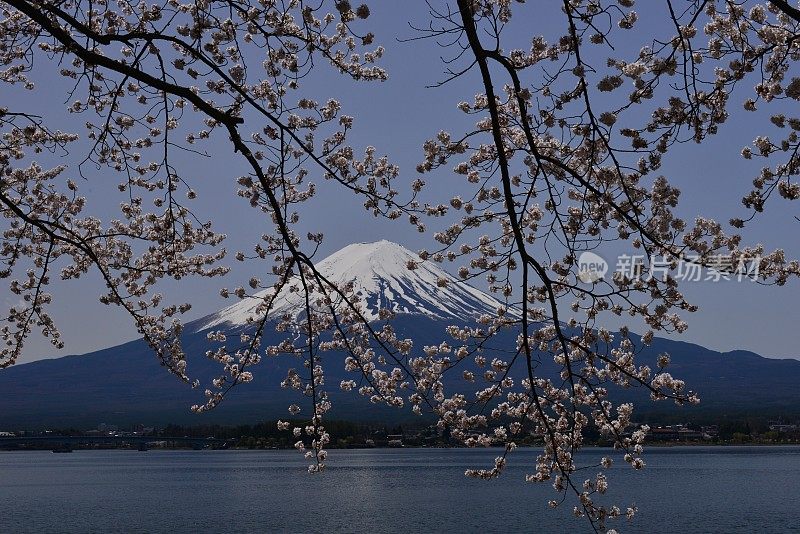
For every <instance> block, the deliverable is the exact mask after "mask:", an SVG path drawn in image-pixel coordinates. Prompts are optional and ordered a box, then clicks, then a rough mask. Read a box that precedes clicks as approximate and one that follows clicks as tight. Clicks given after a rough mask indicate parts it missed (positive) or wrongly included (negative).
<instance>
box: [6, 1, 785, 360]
mask: <svg viewBox="0 0 800 534" xmlns="http://www.w3.org/2000/svg"><path fill="white" fill-rule="evenodd" d="M532 4H534V3H528V4H526V5H523V6H519V7H517V8H515V15H516V18H515V20H514V23H513V24H512V26H511V27H510V28H509V32H510V33H509V37H510V38H511V40H512V41H513V42H515V44H520V45H523V46H524V43H526V42H529V41H528V39H529V37H530V35H532V34H535V33H547V31H549V30H550V29H551V28H553V25H552V22H553V20H555V19H553V18H552V17H554V16H555V15H554V14H553V13H550V14H543V13H542V11H543V10H542V9H537V8H536V7H535V6H533V5H532ZM370 7H371V10H372V16H371V17H370V21H369V26H370V28H371V30H372V31H373V32H374V33H375V34H376V42H380V43H382V44H384V45H385V47H386V50H387V51H386V55H385V58H384V61H383V62H382V65H383V66H385V67H386V68H387V69H388V71H389V80H388V81H386V82H383V83H362V84H354V83H353V82H351V81H350V80H348V79H345V78H342V77H339V76H337V75H333V74H331V73H330V72H329V69H324V73H319V74H317V75H315V77H314V78H312V79H311V80H309V81H307V82H306V83H307V88H308V90H309V91H310V92H311V93H312V96H314V97H316V98H319V99H325V98H326V97H335V98H337V99H339V100H341V101H342V103H343V112H345V113H347V114H351V115H354V116H355V117H356V121H357V122H356V127H355V131H354V133H353V134H352V136H351V139H350V140H351V142H352V143H353V144H354V145H355V146H359V147H363V146H366V145H374V146H376V147H377V149H378V153H386V154H388V155H389V156H390V158H391V159H392V161H393V162H394V163H396V164H398V165H400V167H401V177H400V179H399V181H400V185H399V188H400V189H401V191H402V190H405V191H407V190H408V186H409V184H410V183H411V182H412V181H413V180H414V179H416V178H417V175H416V171H415V167H416V164H417V163H418V162H419V161H420V160H421V159H422V149H421V147H422V144H423V142H424V141H425V139H427V138H430V137H432V136H434V135H435V134H436V132H438V131H439V130H440V129H448V130H450V131H453V132H459V131H461V129H462V128H463V125H466V123H465V122H464V120H465V119H464V116H463V114H462V113H461V112H459V111H458V110H457V109H456V104H457V103H458V102H459V101H461V100H471V99H472V98H473V97H474V95H475V94H476V93H477V92H479V91H480V84H479V80H478V79H477V77H476V76H475V75H474V74H471V75H467V76H464V77H462V78H460V79H458V80H456V81H454V82H452V83H450V84H448V85H446V86H444V87H440V88H435V89H434V88H427V87H426V86H429V85H432V84H435V83H436V82H437V81H439V80H441V79H442V78H443V64H442V61H441V59H440V56H441V55H443V54H444V55H448V54H449V53H450V52H449V51H443V50H441V49H440V48H438V47H437V46H436V44H435V42H434V41H431V40H418V41H410V42H400V41H399V39H405V38H409V37H415V36H417V34H416V32H415V31H414V30H413V29H411V28H410V27H409V25H408V24H409V23H410V22H413V23H415V24H416V25H422V26H424V25H426V24H427V13H426V11H425V10H424V7H425V6H424V2H372V3H371V5H370ZM639 11H640V13H639V14H640V17H641V22H642V24H641V27H640V28H639V31H638V32H637V33H632V34H630V35H623V36H621V37H623V38H624V39H625V42H629V41H630V42H633V41H635V40H636V38H637V36H638V37H641V36H642V35H645V34H648V33H652V32H654V31H658V29H660V28H666V26H665V25H664V24H663V20H662V19H660V18H658V16H653V17H651V18H649V17H650V15H649V13H648V9H645V7H644V6H641V7H640V10H639ZM540 28H544V29H545V30H544V31H543V30H542V29H540ZM622 50H627V51H629V53H632V52H635V51H637V50H638V46H637V47H635V48H633V49H625V48H624V47H623V48H622V49H621V50H620V53H622ZM38 67H39V68H38V69H37V75H36V76H37V81H38V82H39V88H38V89H37V91H36V92H35V93H32V94H27V95H22V94H20V93H17V92H14V93H11V92H9V93H8V94H4V95H3V99H4V100H6V99H8V98H10V99H12V101H13V102H14V103H15V105H16V106H17V107H25V106H30V107H36V108H38V109H41V110H42V111H41V112H42V114H45V115H47V116H51V117H53V122H54V123H56V125H57V126H59V127H61V128H63V129H71V130H74V131H78V132H79V133H81V134H82V133H83V131H82V126H81V121H79V122H78V124H77V126H75V125H71V120H72V119H71V118H70V117H69V116H68V115H67V113H66V112H65V108H66V104H64V99H65V98H66V95H65V93H64V89H65V85H63V83H62V82H61V81H60V80H56V81H54V80H53V78H52V77H51V76H50V74H49V73H48V72H47V69H44V68H42V67H43V64H42V63H39V64H38ZM3 91H6V89H5V88H4V89H3ZM743 98H744V97H743V96H741V95H740V96H739V98H735V99H734V100H735V102H737V104H734V108H738V107H740V106H739V105H738V102H740V101H741V100H742V99H743ZM755 119H757V120H758V121H760V122H757V123H756V122H753V121H754V120H755ZM459 125H462V127H459ZM766 129H768V116H767V115H764V114H759V115H757V116H756V115H754V114H747V115H745V114H744V113H743V112H741V113H735V114H734V116H733V117H732V119H731V120H730V121H729V122H728V123H727V124H726V125H724V127H723V128H722V129H721V132H720V134H719V135H717V136H716V137H714V138H712V139H711V140H710V141H709V142H707V143H705V144H703V145H701V146H698V145H694V144H691V145H685V146H682V147H680V148H679V149H676V150H674V151H673V152H671V155H670V157H669V158H668V160H667V161H665V165H664V167H663V174H665V175H666V176H668V177H669V178H670V180H671V182H672V183H674V184H676V185H678V186H679V187H680V188H681V189H682V196H681V206H680V208H679V212H680V213H681V214H683V215H684V216H685V217H686V218H687V219H689V220H691V219H693V218H694V217H695V216H697V215H701V214H702V215H704V216H707V217H712V218H717V219H718V220H721V221H727V220H728V219H730V218H731V217H737V216H742V215H743V214H744V210H743V207H742V205H741V202H740V199H741V197H742V196H743V195H744V194H745V193H746V192H747V191H748V190H749V188H748V186H749V185H750V181H751V180H752V177H753V176H754V175H755V174H756V172H757V170H758V167H759V165H760V162H746V161H744V160H743V159H741V158H740V157H739V155H738V154H739V151H740V149H741V148H742V146H744V145H745V144H748V143H749V142H751V141H752V139H753V137H754V136H755V135H756V134H757V133H759V131H760V130H766ZM79 146H80V145H78V147H79ZM79 150H80V148H73V152H74V153H78V152H77V151H79ZM215 150H216V152H214V153H213V155H212V157H211V158H198V157H187V158H185V159H184V160H183V161H182V169H181V170H182V172H183V174H184V175H185V176H188V177H192V180H194V181H195V182H194V185H195V187H196V189H197V191H198V193H199V200H198V201H197V203H196V204H195V205H196V206H197V208H198V211H200V212H205V213H208V214H210V215H209V216H210V217H212V218H213V219H214V221H215V223H216V225H217V228H218V230H220V231H223V232H225V233H227V234H228V235H229V239H228V241H227V244H226V246H227V248H228V249H229V250H230V251H234V250H240V249H244V250H250V249H251V247H252V240H251V239H250V238H251V237H252V236H253V235H255V236H258V235H260V233H262V232H263V231H264V230H266V229H268V227H267V226H265V225H266V223H265V220H264V219H263V218H262V217H259V216H258V214H257V213H256V212H255V210H251V209H249V208H247V207H246V204H244V203H243V201H242V200H241V199H239V198H237V197H236V195H235V191H236V184H235V178H236V177H237V176H238V174H236V169H240V168H242V167H241V164H240V162H239V160H238V158H237V157H236V156H235V155H234V154H233V153H232V151H231V150H229V149H228V147H227V146H225V145H223V144H221V143H217V144H216V145H215ZM75 161H76V159H75V157H74V156H73V157H71V158H70V160H69V162H70V163H74V162H75ZM73 170H74V168H73ZM68 174H72V172H71V171H68ZM117 181H118V179H117V178H116V177H113V176H107V175H100V174H98V175H96V176H93V177H92V179H91V181H89V182H84V183H82V184H79V185H80V187H81V188H82V191H83V192H84V194H86V195H87V196H89V197H90V205H91V204H94V205H96V206H99V207H98V208H97V209H98V210H99V211H100V212H107V213H109V214H110V213H113V210H111V209H109V208H110V207H113V206H116V204H117V203H118V202H120V201H121V200H122V199H121V197H119V196H118V194H114V189H115V186H116V183H117ZM314 181H315V183H317V185H318V186H320V193H319V194H318V195H317V198H316V199H314V200H313V201H312V202H311V203H310V204H309V207H308V209H306V210H305V211H304V212H303V223H302V226H301V228H302V230H303V232H305V231H306V230H313V231H320V230H321V231H323V232H324V233H325V242H324V245H323V248H322V250H321V253H322V254H321V256H320V259H321V258H322V257H324V256H325V255H327V254H329V253H331V252H334V251H335V250H338V249H339V248H341V247H343V246H345V245H347V244H349V243H352V242H365V241H375V240H379V239H389V240H392V241H396V242H398V243H400V244H402V245H404V246H406V247H408V248H410V249H412V250H416V249H420V248H424V247H431V246H433V240H432V237H431V236H430V234H418V233H416V232H415V231H414V230H413V228H412V227H410V226H409V225H408V224H406V223H404V222H400V223H398V222H389V221H385V220H382V219H373V218H371V217H370V216H369V215H368V214H367V213H365V212H364V210H363V208H362V206H361V202H362V201H361V200H360V199H358V198H355V197H353V196H352V195H351V194H349V193H346V192H342V191H341V190H339V189H337V188H333V187H331V186H330V184H325V183H322V180H319V179H317V180H314ZM426 181H427V182H428V187H427V189H426V198H428V199H431V200H435V201H436V202H439V201H445V200H446V199H448V198H449V197H450V196H451V195H452V194H453V193H454V192H457V191H459V188H461V187H463V186H462V181H463V178H462V177H456V176H454V175H452V174H450V173H448V172H446V171H442V172H438V173H436V174H433V175H429V176H427V177H426ZM770 207H771V210H769V211H768V212H767V213H765V214H764V215H762V216H760V217H759V219H758V220H757V221H756V223H755V224H754V225H752V227H751V228H748V229H747V230H746V234H745V235H746V236H747V238H748V239H747V241H750V242H763V243H764V244H765V245H766V246H767V249H770V248H774V247H784V248H785V249H786V250H787V253H788V255H790V256H791V255H798V252H800V250H798V246H797V238H796V236H797V233H798V230H800V223H798V222H797V221H795V220H794V219H793V216H794V215H796V214H798V213H799V212H800V210H798V209H797V208H796V206H794V205H791V204H789V203H787V202H780V201H779V202H776V203H774V204H772V205H771V206H770ZM243 229H246V230H243ZM613 261H614V260H613V259H612V263H613ZM612 268H613V267H612ZM253 274H257V273H252V272H250V271H248V270H243V269H241V268H236V269H235V270H234V271H233V272H232V274H231V275H230V277H229V278H230V280H226V281H225V282H220V281H218V280H207V279H197V280H184V281H182V282H181V283H180V284H176V285H174V286H172V287H169V288H168V291H167V290H166V289H167V288H164V289H165V291H164V292H165V293H167V295H168V296H169V297H171V298H172V299H173V300H181V299H182V298H187V299H190V300H191V301H192V302H193V304H194V308H193V310H192V312H191V313H190V315H189V318H197V317H200V316H203V315H206V314H208V313H211V312H213V311H215V310H217V309H219V308H221V307H223V306H225V305H226V304H230V301H225V300H223V299H221V298H220V297H219V296H218V289H219V286H220V285H227V286H229V287H232V286H235V285H238V284H239V283H242V281H244V280H247V279H248V278H249V277H250V276H251V275H253ZM97 283H98V278H97V277H96V276H94V275H91V276H88V277H87V278H86V279H85V280H82V281H78V282H70V283H66V284H59V283H58V282H57V281H54V283H53V286H52V287H51V290H52V292H53V294H54V304H53V307H52V309H51V311H52V314H53V316H54V318H55V319H56V321H57V323H58V324H59V325H60V327H61V330H62V332H63V335H64V341H65V342H66V348H65V349H64V350H63V351H55V350H54V349H53V348H52V347H51V346H50V345H49V344H48V343H47V342H46V341H45V340H43V339H41V338H40V337H39V336H38V335H36V334H34V335H33V336H32V337H31V339H30V340H29V342H28V345H27V347H26V350H25V353H24V355H23V358H22V360H21V361H22V362H25V361H33V360H36V359H40V358H44V357H54V356H62V355H66V354H79V353H84V352H88V351H91V350H95V349H99V348H104V347H108V346H112V345H116V344H118V343H121V342H123V341H127V340H130V339H133V338H135V337H137V336H136V332H135V329H134V328H133V327H132V324H131V322H130V320H129V319H128V317H127V315H126V314H125V313H124V312H122V311H121V310H118V309H115V308H109V307H107V306H103V305H102V304H100V303H99V302H98V301H97V296H98V294H99V292H100V291H99V290H98V287H97ZM683 290H684V292H685V294H686V295H687V296H688V297H689V299H690V301H692V302H694V303H696V304H698V305H700V307H701V309H700V311H699V312H697V313H695V314H691V315H689V316H687V317H686V319H687V320H688V321H689V324H690V328H689V330H688V331H687V332H686V333H685V334H683V335H682V336H680V339H684V340H687V341H692V342H696V343H699V344H702V345H705V346H708V347H711V348H714V349H719V350H731V349H737V348H741V349H749V350H753V351H756V352H759V353H760V354H762V355H765V356H773V357H800V349H797V343H796V341H797V339H798V336H797V314H796V312H795V306H796V301H797V300H798V296H800V293H799V292H798V284H797V283H790V285H789V286H787V287H783V288H774V287H761V286H757V285H755V284H752V283H749V282H736V281H731V282H720V283H709V282H696V283H688V284H685V285H684V286H683ZM5 295H6V296H5V297H4V298H5V300H6V302H5V303H6V304H8V303H11V304H13V301H12V300H11V296H10V295H9V294H8V293H6V294H5ZM632 326H633V327H634V330H636V329H637V328H636V326H637V325H635V324H633V325H632ZM638 330H644V328H641V327H640V328H638Z"/></svg>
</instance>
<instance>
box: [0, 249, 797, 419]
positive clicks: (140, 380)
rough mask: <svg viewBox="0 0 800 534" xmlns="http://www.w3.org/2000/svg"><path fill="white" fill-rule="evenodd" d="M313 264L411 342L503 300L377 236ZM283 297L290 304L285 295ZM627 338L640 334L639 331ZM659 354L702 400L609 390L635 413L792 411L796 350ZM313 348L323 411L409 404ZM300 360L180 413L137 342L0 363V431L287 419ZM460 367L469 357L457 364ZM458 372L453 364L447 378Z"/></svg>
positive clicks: (195, 352)
mask: <svg viewBox="0 0 800 534" xmlns="http://www.w3.org/2000/svg"><path fill="white" fill-rule="evenodd" d="M387 258H388V259H387ZM328 260H330V261H328ZM409 260H413V261H418V262H419V265H418V268H417V269H415V270H411V271H410V270H408V269H406V268H405V266H404V262H407V261H409ZM325 262H327V263H325ZM323 264H324V265H323ZM320 265H322V267H321V268H324V269H326V273H328V274H330V276H331V277H333V278H335V280H333V281H334V282H336V283H342V282H348V281H353V280H355V285H356V286H357V288H358V289H359V290H360V291H361V294H362V297H364V300H365V302H366V305H367V306H366V308H367V310H368V311H369V313H371V314H375V316H376V317H377V310H378V309H379V308H380V307H381V306H386V305H389V306H391V307H392V309H393V310H394V311H395V312H397V316H396V317H395V318H394V319H393V320H392V324H393V325H394V327H395V329H396V331H397V332H398V335H399V336H401V337H409V338H412V339H413V340H414V342H415V346H416V347H422V346H425V345H433V344H437V345H438V344H439V343H440V342H441V340H442V339H447V336H446V334H445V329H446V328H447V326H449V325H451V324H454V323H460V324H468V323H470V322H471V321H472V320H473V319H474V318H475V315H479V314H481V313H489V312H491V311H492V309H493V308H494V307H496V306H502V305H503V304H502V303H500V301H498V300H497V299H495V298H494V297H491V296H489V295H486V294H485V293H483V292H481V291H480V290H478V289H475V288H473V287H472V286H468V285H466V284H463V283H462V282H458V284H456V283H455V282H453V280H455V277H452V276H451V275H446V273H445V271H443V270H442V269H441V268H439V267H438V266H436V265H435V264H433V263H431V262H422V261H421V260H419V259H418V257H417V256H416V255H415V254H413V253H411V252H410V251H408V250H407V249H405V248H403V247H400V246H399V245H395V244H393V243H389V242H385V241H379V242H377V243H367V244H355V245H350V246H348V247H345V248H343V249H341V250H340V251H338V252H336V253H334V254H332V255H331V256H329V258H327V259H326V260H323V261H322V262H320ZM442 273H445V275H446V276H448V277H449V278H448V280H450V282H448V284H445V287H439V286H438V285H434V281H435V280H438V279H439V278H441V277H443V276H445V275H443V274H442ZM326 276H327V274H326ZM387 278H388V280H386V279H387ZM380 280H384V282H379V281H380ZM409 280H410V281H409ZM448 286H449V287H448ZM387 288H388V289H387ZM459 288H460V289H459ZM464 288H466V289H464ZM380 299H385V300H383V301H381V300H380ZM284 304H286V306H290V305H292V304H293V303H292V301H291V300H290V299H287V300H286V301H285V302H284ZM255 305H256V304H255V303H253V302H249V301H247V300H245V301H243V302H240V303H237V304H235V305H234V306H229V307H227V308H224V309H223V310H220V311H219V312H217V313H214V314H210V315H208V316H206V317H203V318H200V319H198V320H196V321H193V323H190V325H192V324H193V325H194V326H193V327H192V328H187V329H186V330H184V334H183V343H184V347H185V349H186V352H187V354H189V357H188V368H187V372H188V373H189V375H190V376H191V377H192V378H199V379H200V380H201V384H203V385H205V384H207V383H208V380H210V379H211V378H212V377H214V376H216V375H217V374H218V373H219V371H220V369H219V365H218V364H217V363H216V362H212V361H210V360H209V359H207V358H205V356H204V354H205V351H206V350H208V349H209V348H212V347H211V346H210V344H209V341H208V339H207V335H206V334H207V332H208V331H209V330H210V329H214V328H217V327H218V326H221V325H226V326H230V327H234V328H233V329H237V328H235V327H237V326H238V327H241V329H242V330H246V329H247V326H246V315H247V314H248V313H250V307H254V306H255ZM237 306H238V307H237ZM285 309H287V310H291V308H285ZM237 321H238V322H237ZM267 330H268V331H267V332H266V333H265V335H264V336H265V339H264V342H265V343H266V344H272V343H273V342H277V340H278V339H280V338H279V336H282V335H283V334H279V333H275V332H273V331H272V329H267ZM634 338H635V339H634V341H636V342H638V336H634ZM515 340H516V333H515V332H514V331H513V330H508V331H501V332H500V333H499V334H498V337H497V338H496V339H495V340H494V341H493V343H492V346H493V347H494V351H495V352H496V353H497V355H498V356H501V357H502V356H504V355H506V356H507V355H508V351H507V350H505V349H504V347H511V348H513V347H514V346H515ZM512 352H513V351H512ZM661 352H669V353H670V355H671V357H672V364H671V365H670V367H669V371H670V372H671V373H672V374H673V375H674V376H676V377H678V378H680V379H683V380H685V381H686V384H687V387H688V388H690V389H692V390H694V391H697V392H698V393H699V394H700V397H701V404H700V406H699V407H681V408H678V407H676V406H674V404H671V403H663V402H662V403H652V402H650V401H649V399H648V392H647V391H646V390H644V389H643V388H638V389H637V388H632V389H629V390H617V389H616V388H612V390H613V397H614V400H616V401H628V400H630V401H633V402H636V404H637V414H639V415H640V416H641V415H646V414H648V413H649V414H661V415H660V417H672V418H688V417H690V416H692V417H695V416H702V415H703V414H722V415H730V414H733V413H758V414H761V415H766V414H770V415H772V416H775V417H795V416H797V417H800V388H798V387H797V385H798V384H800V361H798V360H793V359H768V358H764V357H762V356H760V355H758V354H755V353H753V352H750V351H739V350H735V351H728V352H720V351H714V350H710V349H707V348H705V347H703V346H701V345H698V344H693V343H688V342H684V341H677V340H668V339H663V338H656V339H655V340H654V341H653V343H652V345H651V346H649V347H646V348H645V349H644V350H643V352H642V353H641V354H640V355H639V357H638V358H639V362H640V363H643V364H648V365H651V367H654V366H655V360H656V358H657V355H658V354H659V353H661ZM489 355H490V353H487V356H489ZM321 358H322V360H321V362H322V364H323V365H324V367H325V369H326V382H327V383H328V384H331V385H330V386H329V387H328V388H327V389H328V391H329V394H330V398H331V401H332V403H333V406H334V408H333V410H332V411H331V413H330V414H329V416H330V418H333V419H351V420H371V421H385V422H396V421H406V420H410V419H412V418H413V416H412V415H411V414H410V412H409V411H408V410H406V411H398V410H393V409H387V408H384V407H373V406H371V405H369V403H368V402H367V401H366V400H365V399H363V398H360V397H359V396H358V395H355V394H352V393H344V392H341V391H339V390H338V387H337V386H336V384H338V383H339V381H340V380H346V379H350V378H353V375H352V374H350V373H348V372H346V371H345V370H344V364H343V360H344V355H343V354H342V353H337V352H329V353H323V354H322V355H321ZM298 365H301V363H300V362H299V361H298V360H297V359H294V358H288V357H287V358H264V359H263V360H262V362H261V363H260V364H259V365H258V366H257V367H254V368H253V372H254V380H253V382H252V383H250V384H245V385H241V386H238V387H237V388H235V389H234V390H233V391H232V393H231V395H230V397H229V398H226V400H225V401H224V402H223V403H222V405H221V406H220V407H218V408H216V409H215V410H211V411H210V412H208V413H206V414H202V415H196V414H193V413H191V412H190V411H189V406H191V405H192V404H196V403H198V402H202V400H203V394H202V387H201V388H200V390H196V389H195V390H192V389H190V388H188V387H187V386H185V385H182V383H181V382H179V381H178V380H177V379H176V378H175V377H174V376H172V375H170V374H168V373H167V372H166V370H165V369H163V367H161V366H160V365H159V362H158V361H157V359H156V358H155V356H154V355H153V354H152V351H151V350H150V349H149V347H148V346H147V344H146V343H144V341H142V340H134V341H130V342H127V343H123V344H121V345H118V346H115V347H109V348H106V349H102V350H99V351H94V352H91V353H87V354H83V355H68V356H64V357H61V358H56V359H50V360H39V361H36V362H31V363H27V364H20V365H17V366H14V367H11V368H8V369H5V370H3V371H0V392H1V393H2V395H0V430H6V429H9V428H11V429H13V428H16V429H20V428H30V429H35V428H44V427H48V426H49V427H54V426H60V427H65V426H70V425H74V426H82V425H83V426H86V425H88V426H96V425H97V424H99V423H101V422H106V423H110V424H133V423H147V424H167V423H181V424H201V423H208V422H219V423H225V424H237V423H253V422H258V421H262V420H264V419H277V418H281V417H284V418H285V417H287V416H288V413H287V411H286V408H287V407H288V405H289V404H292V403H298V401H300V402H302V401H303V398H302V397H301V396H300V395H298V394H297V393H296V392H293V391H288V390H285V389H282V388H280V381H281V380H282V379H283V378H284V377H285V376H286V373H287V371H288V369H289V368H291V367H297V366H298ZM464 365H472V364H471V363H469V362H465V363H464ZM537 373H539V374H540V376H551V375H552V376H557V373H558V369H557V366H556V365H555V363H554V362H552V360H550V361H546V359H545V361H543V362H541V364H539V367H538V368H537ZM457 374H460V373H451V374H450V375H448V376H453V377H455V375H457ZM515 378H519V377H515ZM446 386H447V387H448V389H450V390H458V391H460V390H459V389H458V388H463V387H465V386H464V385H463V383H462V382H460V381H457V380H456V378H452V379H449V378H448V379H447V382H446ZM469 387H474V386H469ZM464 392H465V393H467V394H470V395H471V394H474V392H470V391H467V390H464Z"/></svg>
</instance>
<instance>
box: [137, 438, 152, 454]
mask: <svg viewBox="0 0 800 534" xmlns="http://www.w3.org/2000/svg"><path fill="white" fill-rule="evenodd" d="M138 450H139V452H147V451H149V450H150V447H148V446H147V443H146V442H144V441H143V442H141V443H139V448H138Z"/></svg>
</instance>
